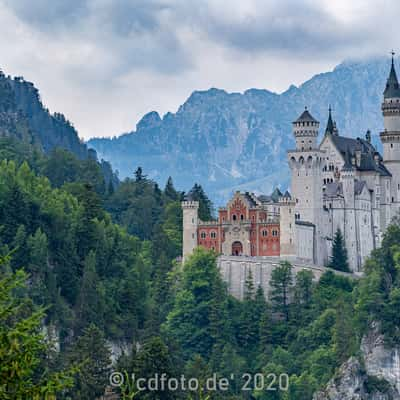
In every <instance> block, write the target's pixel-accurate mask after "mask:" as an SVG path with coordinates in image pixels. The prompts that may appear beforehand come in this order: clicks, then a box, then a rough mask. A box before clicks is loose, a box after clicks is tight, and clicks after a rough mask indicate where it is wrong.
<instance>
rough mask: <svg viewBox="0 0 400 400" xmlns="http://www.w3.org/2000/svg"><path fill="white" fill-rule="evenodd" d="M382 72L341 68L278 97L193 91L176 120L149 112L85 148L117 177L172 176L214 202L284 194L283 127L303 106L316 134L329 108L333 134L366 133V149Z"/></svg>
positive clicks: (286, 140) (369, 65)
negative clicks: (241, 194)
mask: <svg viewBox="0 0 400 400" xmlns="http://www.w3.org/2000/svg"><path fill="white" fill-rule="evenodd" d="M389 68H390V62H389V61H388V60H378V61H376V60H372V61H368V62H358V63H350V62H348V63H343V64H341V65H339V66H337V67H336V68H335V69H334V70H333V71H332V72H328V73H324V74H320V75H316V76H314V77H313V78H312V79H310V80H309V81H307V82H305V83H304V84H303V85H301V86H300V87H295V86H291V87H290V88H289V89H288V90H287V91H286V92H284V93H282V94H276V93H271V92H269V91H268V90H259V89H250V90H247V91H245V92H244V93H227V92H225V91H224V90H219V89H209V90H206V91H196V92H193V93H192V95H191V96H190V97H189V98H188V99H187V100H186V102H185V103H184V104H183V105H182V106H181V107H180V108H179V110H178V111H177V112H176V113H167V114H166V115H165V116H163V117H162V118H161V117H160V116H159V115H158V113H156V112H151V113H149V114H147V115H145V116H144V117H143V119H142V120H141V121H140V122H139V123H138V124H137V126H136V130H134V131H132V132H129V133H127V134H124V135H122V136H120V137H118V138H114V139H92V140H90V141H89V144H90V146H92V147H93V148H95V149H96V150H97V151H98V153H99V155H100V156H101V157H102V158H104V159H106V160H108V161H111V163H112V164H113V166H114V167H115V168H117V169H118V170H119V171H120V175H121V177H124V176H128V175H129V176H131V175H132V173H133V171H134V170H135V169H136V167H137V166H138V165H140V166H142V167H143V169H144V171H145V172H146V174H148V175H149V176H151V177H152V178H154V179H156V180H158V181H160V183H163V182H165V180H166V179H167V177H168V176H169V175H171V176H173V177H174V183H175V184H176V185H177V186H178V187H179V188H180V189H189V188H190V187H191V186H192V185H193V182H195V181H197V182H198V183H200V184H202V186H203V187H204V188H205V189H206V191H207V192H208V194H210V195H211V197H212V198H213V199H217V200H219V199H221V200H223V199H226V197H227V196H229V195H230V194H231V192H232V191H234V190H239V189H241V190H250V191H253V190H254V191H260V192H265V193H269V192H271V190H272V188H273V187H274V186H279V187H280V188H281V189H285V188H286V187H287V185H288V183H289V170H288V167H287V158H286V151H287V150H288V149H290V148H292V147H293V145H294V140H293V135H292V127H291V122H292V121H293V120H294V119H296V117H298V116H299V115H300V113H301V112H302V111H303V110H304V106H306V105H307V106H308V107H309V109H310V110H311V112H312V114H313V115H314V116H315V117H316V118H317V119H318V120H319V121H321V131H320V132H321V135H322V134H323V131H324V129H325V124H326V120H327V116H328V107H329V105H330V104H331V105H332V107H333V110H334V117H335V119H336V120H337V125H338V128H339V131H340V133H341V134H343V135H348V136H352V137H357V136H360V137H361V136H362V137H364V135H365V132H366V131H367V129H370V130H371V131H372V137H373V142H374V143H377V142H379V138H378V134H379V131H380V130H381V129H382V126H383V121H382V115H381V110H380V103H381V101H382V93H383V90H384V87H385V81H386V79H387V76H388V73H389Z"/></svg>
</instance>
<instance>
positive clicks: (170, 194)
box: [164, 177, 180, 201]
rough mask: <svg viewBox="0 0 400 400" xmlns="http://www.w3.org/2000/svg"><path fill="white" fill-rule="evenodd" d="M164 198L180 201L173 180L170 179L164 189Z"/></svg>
mask: <svg viewBox="0 0 400 400" xmlns="http://www.w3.org/2000/svg"><path fill="white" fill-rule="evenodd" d="M164 196H165V197H166V198H167V199H168V200H170V201H178V200H179V199H180V195H179V193H178V192H177V191H176V190H175V187H174V183H173V181H172V178H171V177H169V178H168V180H167V183H166V185H165V188H164Z"/></svg>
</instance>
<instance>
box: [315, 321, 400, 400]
mask: <svg viewBox="0 0 400 400" xmlns="http://www.w3.org/2000/svg"><path fill="white" fill-rule="evenodd" d="M313 400H400V359H399V348H398V347H387V346H385V344H384V338H383V336H382V335H381V334H380V333H379V331H378V329H377V327H376V326H375V327H374V328H373V329H372V330H371V331H370V332H369V333H368V334H367V335H366V336H364V338H363V340H362V343H361V354H360V360H359V359H357V358H355V357H351V358H350V359H349V360H348V361H347V362H345V363H344V364H343V365H342V366H341V367H340V369H339V371H338V372H337V373H336V375H335V377H333V378H332V379H331V381H330V382H329V383H328V385H327V386H326V388H325V389H324V390H321V391H320V392H318V393H316V394H315V395H314V397H313Z"/></svg>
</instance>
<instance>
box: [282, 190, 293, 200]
mask: <svg viewBox="0 0 400 400" xmlns="http://www.w3.org/2000/svg"><path fill="white" fill-rule="evenodd" d="M283 197H285V198H287V199H291V198H292V196H291V195H290V193H289V191H287V190H286V192H285V194H284V195H283Z"/></svg>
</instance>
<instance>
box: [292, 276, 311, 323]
mask: <svg viewBox="0 0 400 400" xmlns="http://www.w3.org/2000/svg"><path fill="white" fill-rule="evenodd" d="M313 277H314V275H313V273H312V272H311V271H308V270H305V269H304V270H302V271H299V272H298V273H297V274H296V283H295V285H294V288H293V310H294V312H293V318H294V319H295V320H296V321H297V323H298V324H306V323H308V322H309V318H307V315H306V313H307V311H309V310H310V307H311V302H312V288H313Z"/></svg>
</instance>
